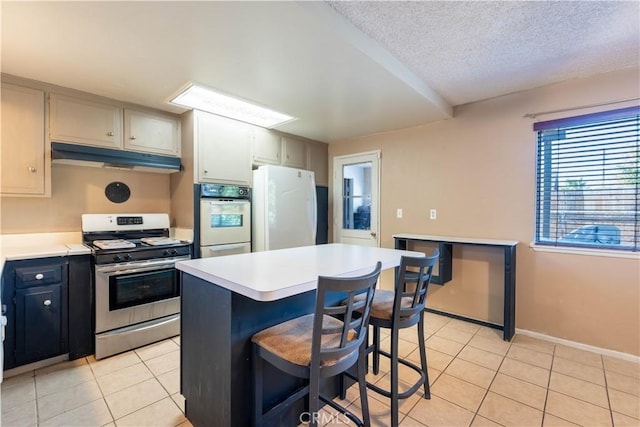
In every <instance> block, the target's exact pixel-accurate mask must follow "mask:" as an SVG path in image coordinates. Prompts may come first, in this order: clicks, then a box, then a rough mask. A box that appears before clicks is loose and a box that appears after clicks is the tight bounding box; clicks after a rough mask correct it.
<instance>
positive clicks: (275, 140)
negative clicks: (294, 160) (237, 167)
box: [252, 127, 282, 165]
mask: <svg viewBox="0 0 640 427" xmlns="http://www.w3.org/2000/svg"><path fill="white" fill-rule="evenodd" d="M252 148H253V155H252V159H253V164H255V165H280V164H281V159H282V156H281V154H280V151H281V142H280V135H279V134H277V133H275V132H272V131H270V130H269V129H264V128H261V127H254V128H253V132H252Z"/></svg>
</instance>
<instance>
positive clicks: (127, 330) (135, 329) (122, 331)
mask: <svg viewBox="0 0 640 427" xmlns="http://www.w3.org/2000/svg"><path fill="white" fill-rule="evenodd" d="M176 320H180V314H172V315H170V316H167V317H162V318H160V319H154V320H149V321H147V322H144V326H140V325H130V326H125V327H124V328H119V329H117V330H115V331H111V332H103V333H101V334H100V335H101V336H102V337H108V336H110V335H120V336H123V335H128V334H131V333H139V332H141V331H144V330H145V329H153V328H157V327H158V326H162V325H166V324H167V323H171V322H175V321H176Z"/></svg>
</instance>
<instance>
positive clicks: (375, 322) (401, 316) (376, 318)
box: [343, 250, 440, 427]
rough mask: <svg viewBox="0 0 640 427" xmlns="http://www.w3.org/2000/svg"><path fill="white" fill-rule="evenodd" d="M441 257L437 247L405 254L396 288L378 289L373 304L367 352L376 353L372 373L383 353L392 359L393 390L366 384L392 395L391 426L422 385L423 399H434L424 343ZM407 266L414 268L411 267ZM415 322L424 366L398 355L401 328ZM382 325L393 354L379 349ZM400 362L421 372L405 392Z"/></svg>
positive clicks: (383, 393)
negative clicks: (430, 297) (434, 274)
mask: <svg viewBox="0 0 640 427" xmlns="http://www.w3.org/2000/svg"><path fill="white" fill-rule="evenodd" d="M439 256H440V252H439V251H438V250H435V251H434V252H433V254H432V255H431V256H429V257H424V258H413V257H404V256H403V257H402V259H401V260H400V267H399V269H398V275H397V277H396V283H395V288H396V289H395V291H387V290H382V289H378V290H377V291H376V294H375V297H374V299H373V304H372V306H371V314H370V320H369V322H370V324H371V326H372V327H373V344H372V345H370V346H368V347H367V354H369V353H373V373H374V374H376V375H377V374H378V372H379V371H380V355H383V356H386V357H388V358H390V359H391V390H384V389H382V388H380V387H378V386H376V385H375V384H370V383H367V387H369V388H370V389H371V390H373V391H375V392H377V393H379V394H381V395H383V396H386V397H389V398H391V425H392V426H394V427H395V426H397V425H398V399H406V398H408V397H409V396H411V395H412V394H413V393H415V392H416V391H417V390H418V389H419V388H420V386H424V398H425V399H430V398H431V393H430V391H429V374H428V372H427V355H426V351H425V345H424V308H425V304H426V301H427V289H428V287H429V283H430V281H431V275H432V272H433V267H434V266H435V265H436V263H437V262H438V257H439ZM408 268H411V269H413V270H408ZM415 324H418V347H419V348H420V362H421V363H420V364H421V366H416V365H414V364H413V363H411V362H409V361H408V360H404V359H401V358H400V357H398V339H399V335H400V329H404V328H409V327H411V326H413V325H415ZM380 328H387V329H390V330H391V331H390V332H391V337H390V339H391V353H388V352H386V351H384V350H382V349H381V348H380ZM399 363H401V364H403V365H405V366H407V367H409V368H411V369H413V370H414V371H416V372H417V373H418V374H420V379H419V380H418V381H417V382H416V383H415V384H414V385H412V386H411V387H410V388H409V389H408V390H406V391H404V392H402V393H400V392H398V364H399ZM343 394H344V391H343Z"/></svg>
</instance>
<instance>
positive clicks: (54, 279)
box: [16, 264, 64, 288]
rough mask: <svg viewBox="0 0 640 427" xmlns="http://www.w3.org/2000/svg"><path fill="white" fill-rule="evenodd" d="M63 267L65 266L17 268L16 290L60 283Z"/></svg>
mask: <svg viewBox="0 0 640 427" xmlns="http://www.w3.org/2000/svg"><path fill="white" fill-rule="evenodd" d="M63 267H64V265H63V264H51V265H43V266H39V267H27V268H16V288H28V287H30V286H41V285H47V284H49V283H60V282H61V281H62V278H63V271H62V270H63Z"/></svg>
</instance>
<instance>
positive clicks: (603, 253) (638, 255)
mask: <svg viewBox="0 0 640 427" xmlns="http://www.w3.org/2000/svg"><path fill="white" fill-rule="evenodd" d="M529 247H530V248H531V249H533V250H534V251H536V252H554V253H559V254H572V255H587V256H598V257H611V258H630V259H640V252H627V251H615V250H612V249H593V248H584V249H583V248H569V247H559V246H547V245H537V244H535V243H534V242H531V243H529Z"/></svg>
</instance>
